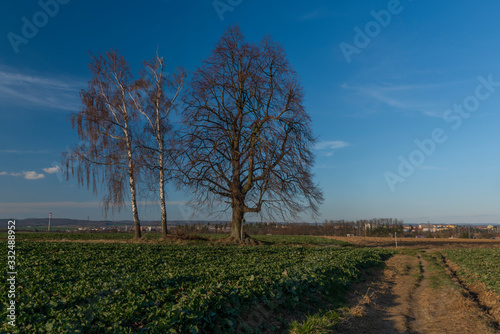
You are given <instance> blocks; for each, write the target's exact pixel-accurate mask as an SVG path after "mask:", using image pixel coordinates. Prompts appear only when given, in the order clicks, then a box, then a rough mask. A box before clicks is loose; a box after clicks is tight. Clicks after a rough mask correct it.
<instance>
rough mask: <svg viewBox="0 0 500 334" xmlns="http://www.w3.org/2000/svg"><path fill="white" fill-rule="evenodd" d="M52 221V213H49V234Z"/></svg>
mask: <svg viewBox="0 0 500 334" xmlns="http://www.w3.org/2000/svg"><path fill="white" fill-rule="evenodd" d="M51 220H52V212H49V230H48V231H49V232H50V221H51Z"/></svg>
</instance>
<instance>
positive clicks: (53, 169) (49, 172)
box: [43, 165, 61, 174]
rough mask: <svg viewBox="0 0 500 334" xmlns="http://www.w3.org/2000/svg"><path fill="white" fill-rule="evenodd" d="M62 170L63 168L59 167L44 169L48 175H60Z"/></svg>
mask: <svg viewBox="0 0 500 334" xmlns="http://www.w3.org/2000/svg"><path fill="white" fill-rule="evenodd" d="M60 170H61V167H60V166H59V165H57V166H54V167H49V168H43V171H44V172H45V173H47V174H55V173H58V172H59V171H60Z"/></svg>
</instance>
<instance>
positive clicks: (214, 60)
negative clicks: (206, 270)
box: [180, 26, 323, 240]
mask: <svg viewBox="0 0 500 334" xmlns="http://www.w3.org/2000/svg"><path fill="white" fill-rule="evenodd" d="M186 96H187V98H186V99H185V111H184V114H183V124H184V132H183V133H184V135H183V145H185V150H184V152H183V153H184V154H183V155H182V159H181V168H180V169H181V172H182V175H183V178H184V182H185V184H187V185H188V186H189V187H190V189H192V190H193V193H194V194H195V198H194V199H193V202H194V203H196V204H198V205H203V206H205V207H208V208H214V207H216V206H219V205H221V204H222V205H223V206H224V207H225V208H226V209H229V208H231V210H232V223H231V234H230V237H231V238H234V239H236V240H242V239H244V238H245V237H246V235H245V234H244V232H243V221H244V215H245V213H259V214H262V213H265V214H267V215H268V216H271V217H272V216H275V215H278V216H280V217H282V218H283V219H287V218H288V217H291V218H296V217H298V215H299V214H301V213H302V212H303V211H304V210H310V211H312V213H313V214H317V212H318V205H319V204H320V203H321V202H322V201H323V196H322V192H321V191H320V190H319V189H318V188H317V186H316V185H315V184H314V183H313V180H312V177H313V175H312V173H311V166H312V165H313V163H314V155H313V146H314V144H315V141H316V139H315V137H314V136H313V134H312V130H311V128H310V123H311V120H310V118H309V116H308V115H307V113H306V110H305V108H304V106H303V89H302V87H301V85H300V83H299V80H298V76H297V74H296V72H295V71H294V70H293V69H292V67H291V66H290V64H289V63H288V61H287V59H286V56H285V53H284V51H283V49H282V47H281V46H280V45H279V44H278V43H276V42H274V41H272V40H271V39H270V38H264V39H263V40H262V41H261V42H260V43H259V44H258V45H255V44H250V43H248V42H246V41H245V39H244V37H243V35H242V33H241V31H240V29H239V27H237V26H236V27H231V28H229V29H228V31H227V32H226V33H225V35H224V36H223V37H222V38H221V40H220V41H219V42H218V44H217V45H216V47H215V49H214V51H213V54H212V55H211V56H210V57H209V58H208V59H206V60H205V61H204V63H203V66H202V67H201V68H199V69H198V70H197V71H196V72H195V73H194V76H193V79H192V82H191V86H190V90H189V92H188V94H187V95H186Z"/></svg>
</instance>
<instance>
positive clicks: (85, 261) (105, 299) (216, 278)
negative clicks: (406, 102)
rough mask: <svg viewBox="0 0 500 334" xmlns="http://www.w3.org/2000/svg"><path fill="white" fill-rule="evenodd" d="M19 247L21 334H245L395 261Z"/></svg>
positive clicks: (278, 249) (358, 256)
mask: <svg viewBox="0 0 500 334" xmlns="http://www.w3.org/2000/svg"><path fill="white" fill-rule="evenodd" d="M16 247H17V251H16V254H17V262H18V263H17V272H18V276H17V294H18V296H17V307H18V319H17V323H18V326H19V327H18V329H19V332H21V333H27V332H29V333H38V332H52V333H62V332H72V333H133V332H144V333H197V332H212V333H216V332H234V331H235V330H237V329H238V328H240V329H241V328H244V327H245V325H244V324H243V323H242V322H241V319H242V318H241V316H242V314H243V312H244V310H245V309H247V308H248V307H249V306H250V305H252V304H255V303H259V304H260V305H265V306H266V307H268V308H270V309H273V308H277V307H279V308H280V309H282V310H283V309H288V308H289V309H293V308H294V307H296V306H298V305H299V304H300V303H301V302H302V299H303V297H304V296H306V295H311V294H314V293H315V292H321V293H323V294H337V293H339V292H343V291H345V289H346V288H347V287H348V286H349V284H350V283H351V282H352V281H353V280H356V279H357V278H358V277H359V273H360V268H362V267H370V266H375V265H379V264H381V263H382V262H383V260H384V259H385V258H387V256H389V254H390V253H389V251H387V250H375V249H347V248H319V247H312V248H311V247H287V246H261V247H228V246H193V245H189V246H188V245H177V246H173V245H154V244H116V243H97V244H96V243H92V244H86V243H66V242H62V243H61V242H58V243H53V242H18V243H17V245H16ZM1 261H3V262H1ZM1 261H0V263H1V265H2V267H5V266H6V264H5V263H4V262H5V260H4V259H3V258H2V259H1ZM4 298H5V297H4ZM6 303H7V301H6V300H3V304H4V306H5V305H6ZM299 306H300V305H299ZM5 316H6V313H5V308H2V314H1V317H2V318H3V319H5ZM2 326H4V327H0V329H6V325H2Z"/></svg>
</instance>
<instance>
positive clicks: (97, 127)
mask: <svg viewBox="0 0 500 334" xmlns="http://www.w3.org/2000/svg"><path fill="white" fill-rule="evenodd" d="M89 68H90V73H91V75H92V79H91V80H90V81H89V82H88V88H87V89H83V90H82V91H81V92H80V96H81V99H82V105H83V107H82V109H81V110H80V111H79V112H77V113H74V114H72V115H71V124H72V127H73V129H76V130H77V132H78V136H79V137H80V139H81V142H80V144H79V145H77V146H76V147H75V148H74V149H72V150H70V151H68V152H65V153H64V154H63V159H64V164H65V166H66V175H67V177H68V178H69V175H70V171H71V175H74V174H76V176H77V179H78V183H79V184H81V185H83V184H86V185H87V187H90V185H92V188H93V190H94V192H96V191H97V189H98V185H102V186H103V187H104V188H105V192H106V194H105V196H104V198H103V204H104V210H105V212H108V210H109V207H110V205H111V207H112V208H115V207H117V208H118V210H120V209H121V208H122V207H123V206H124V203H125V202H124V201H125V196H126V193H127V192H126V190H125V189H126V187H127V184H128V188H129V191H130V202H131V207H132V215H133V219H134V231H135V236H134V237H135V238H140V237H141V229H140V221H139V214H138V210H137V194H136V184H137V180H136V176H137V174H138V171H137V166H136V160H137V159H136V158H137V157H136V153H137V152H136V150H135V138H134V129H135V127H136V123H137V117H138V114H137V110H136V108H135V107H134V104H133V102H132V101H131V98H130V97H131V96H132V95H133V91H134V89H135V88H134V81H133V76H132V74H131V72H130V66H129V64H128V63H127V62H126V61H125V59H124V58H123V57H122V56H121V55H119V54H118V53H117V51H115V50H111V51H109V52H106V53H105V54H102V55H99V56H93V55H91V62H90V64H89ZM75 163H76V164H77V166H76V169H75V168H74V164H75Z"/></svg>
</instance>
